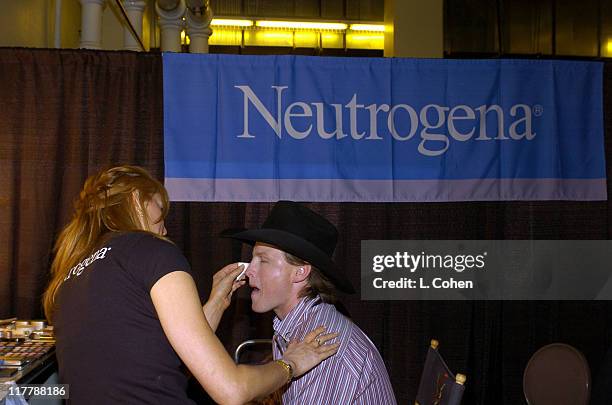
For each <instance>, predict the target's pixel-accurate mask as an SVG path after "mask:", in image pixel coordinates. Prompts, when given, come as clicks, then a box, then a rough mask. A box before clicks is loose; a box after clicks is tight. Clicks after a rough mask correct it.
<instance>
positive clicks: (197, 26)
mask: <svg viewBox="0 0 612 405" xmlns="http://www.w3.org/2000/svg"><path fill="white" fill-rule="evenodd" d="M185 17H186V20H187V35H188V36H189V52H190V53H208V38H210V36H211V35H212V29H211V28H210V22H211V21H212V12H211V10H210V8H207V9H206V12H205V14H204V15H194V14H193V13H192V12H191V11H187V14H186V16H185Z"/></svg>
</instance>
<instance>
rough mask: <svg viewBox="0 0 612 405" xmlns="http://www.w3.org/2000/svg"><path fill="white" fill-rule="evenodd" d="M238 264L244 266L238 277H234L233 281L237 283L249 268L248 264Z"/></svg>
mask: <svg viewBox="0 0 612 405" xmlns="http://www.w3.org/2000/svg"><path fill="white" fill-rule="evenodd" d="M238 264H241V265H243V266H244V270H242V271H241V272H240V274H238V277H236V280H234V281H239V280H241V279H242V278H243V277H244V274H245V273H246V271H247V269H248V268H249V263H245V262H239V263H238Z"/></svg>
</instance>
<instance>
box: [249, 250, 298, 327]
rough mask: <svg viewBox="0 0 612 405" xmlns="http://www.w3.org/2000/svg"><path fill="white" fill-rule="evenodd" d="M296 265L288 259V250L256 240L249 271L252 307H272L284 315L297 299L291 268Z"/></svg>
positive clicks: (257, 309) (260, 309) (259, 310)
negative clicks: (286, 255)
mask: <svg viewBox="0 0 612 405" xmlns="http://www.w3.org/2000/svg"><path fill="white" fill-rule="evenodd" d="M294 269H295V266H292V265H290V264H289V263H287V261H286V260H285V253H284V252H283V251H282V250H278V249H276V248H274V247H272V246H270V245H266V244H263V243H259V242H258V243H256V244H255V247H254V248H253V260H251V263H250V264H249V268H248V270H247V272H246V275H247V277H248V278H249V286H250V287H251V288H252V289H253V290H252V291H251V308H252V309H253V311H255V312H268V311H271V310H273V311H274V312H275V313H276V315H277V316H278V317H279V318H281V319H283V318H284V317H285V315H287V314H288V313H289V311H290V310H291V309H292V308H293V306H294V305H295V304H296V303H297V294H296V293H295V292H294V291H293V290H294V289H293V287H294V286H293V282H292V271H294Z"/></svg>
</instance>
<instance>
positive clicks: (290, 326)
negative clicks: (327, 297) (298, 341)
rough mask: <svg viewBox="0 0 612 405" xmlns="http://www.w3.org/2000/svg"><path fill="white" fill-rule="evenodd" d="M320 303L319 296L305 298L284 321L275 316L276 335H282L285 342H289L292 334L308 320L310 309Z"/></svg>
mask: <svg viewBox="0 0 612 405" xmlns="http://www.w3.org/2000/svg"><path fill="white" fill-rule="evenodd" d="M320 302H321V297H320V296H318V295H317V296H316V297H315V298H309V297H304V298H302V299H301V300H300V301H299V302H298V304H297V305H296V306H295V307H293V309H292V310H291V311H289V313H288V314H287V316H286V317H285V318H284V319H282V320H281V319H279V318H278V316H275V317H274V321H273V328H274V333H276V334H277V335H280V336H281V337H282V338H283V339H284V340H285V342H289V341H290V340H291V338H292V336H291V335H292V333H293V332H294V331H295V330H296V329H297V327H298V326H300V324H301V323H302V322H304V320H305V319H306V316H307V315H308V312H309V310H310V308H312V307H314V306H315V305H317V304H319V303H320Z"/></svg>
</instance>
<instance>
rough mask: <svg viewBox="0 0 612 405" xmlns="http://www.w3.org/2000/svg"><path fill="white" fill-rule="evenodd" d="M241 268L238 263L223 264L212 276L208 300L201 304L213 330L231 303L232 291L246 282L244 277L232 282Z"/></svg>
mask: <svg viewBox="0 0 612 405" xmlns="http://www.w3.org/2000/svg"><path fill="white" fill-rule="evenodd" d="M242 269H243V268H242V266H239V265H238V263H233V264H229V265H227V266H225V267H224V268H222V269H221V270H219V271H218V272H216V273H215V275H214V276H213V282H212V290H211V291H210V296H209V297H208V301H206V304H204V306H203V310H204V316H205V317H206V320H207V321H208V324H209V325H210V327H211V329H212V330H213V332H216V331H217V327H218V326H219V322H220V321H221V317H222V316H223V313H224V312H225V310H226V309H227V307H229V305H230V304H231V302H232V294H233V293H234V291H236V290H237V289H238V288H240V287H242V286H243V285H244V284H245V283H246V280H245V279H242V280H241V281H237V282H234V280H235V279H236V277H237V276H238V274H240V272H241V271H242Z"/></svg>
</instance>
